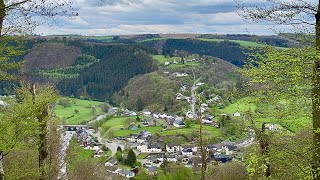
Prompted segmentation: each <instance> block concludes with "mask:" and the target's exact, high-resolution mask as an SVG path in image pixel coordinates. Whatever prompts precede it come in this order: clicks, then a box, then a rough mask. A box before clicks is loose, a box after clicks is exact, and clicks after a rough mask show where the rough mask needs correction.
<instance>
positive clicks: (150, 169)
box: [147, 166, 157, 172]
mask: <svg viewBox="0 0 320 180" xmlns="http://www.w3.org/2000/svg"><path fill="white" fill-rule="evenodd" d="M147 170H148V171H149V172H155V171H157V167H155V166H151V167H148V168H147Z"/></svg>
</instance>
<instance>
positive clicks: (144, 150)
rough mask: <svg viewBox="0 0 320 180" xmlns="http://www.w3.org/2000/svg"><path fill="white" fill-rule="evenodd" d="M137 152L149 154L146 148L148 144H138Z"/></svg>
mask: <svg viewBox="0 0 320 180" xmlns="http://www.w3.org/2000/svg"><path fill="white" fill-rule="evenodd" d="M137 150H138V151H140V152H142V153H146V152H150V151H149V148H148V143H147V142H144V143H142V144H139V145H138V146H137Z"/></svg>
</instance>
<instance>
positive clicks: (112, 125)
mask: <svg viewBox="0 0 320 180" xmlns="http://www.w3.org/2000/svg"><path fill="white" fill-rule="evenodd" d="M140 118H142V119H143V117H140ZM127 119H132V120H135V119H136V117H115V118H112V119H110V120H108V121H107V122H105V123H104V124H103V125H102V126H101V128H102V131H101V132H102V133H103V134H104V135H106V134H107V133H108V131H110V130H113V131H114V136H115V137H121V136H127V135H130V134H135V133H137V132H140V131H142V130H147V131H149V132H151V133H152V134H154V133H157V132H160V131H161V130H162V127H160V126H154V127H143V126H141V128H138V130H129V129H124V130H121V128H124V122H125V121H126V120H127ZM139 124H140V125H141V122H136V125H139Z"/></svg>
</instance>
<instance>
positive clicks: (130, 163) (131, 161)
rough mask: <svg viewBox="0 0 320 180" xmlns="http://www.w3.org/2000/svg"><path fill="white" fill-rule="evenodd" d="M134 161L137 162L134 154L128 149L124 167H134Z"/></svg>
mask: <svg viewBox="0 0 320 180" xmlns="http://www.w3.org/2000/svg"><path fill="white" fill-rule="evenodd" d="M136 161H137V157H136V154H135V153H134V152H133V150H132V149H130V150H129V152H128V155H127V158H126V160H125V163H126V165H128V166H131V167H133V166H135V164H136Z"/></svg>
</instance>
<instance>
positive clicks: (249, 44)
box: [197, 38, 263, 48]
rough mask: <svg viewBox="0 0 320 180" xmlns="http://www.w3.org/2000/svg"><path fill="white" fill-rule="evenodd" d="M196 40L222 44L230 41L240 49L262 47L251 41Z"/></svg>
mask: <svg viewBox="0 0 320 180" xmlns="http://www.w3.org/2000/svg"><path fill="white" fill-rule="evenodd" d="M197 39H198V40H201V41H209V42H222V41H225V40H227V41H230V42H235V43H238V44H240V46H242V47H247V48H249V47H251V48H252V47H261V46H263V44H260V43H256V42H253V41H242V40H228V39H207V38H197Z"/></svg>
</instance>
